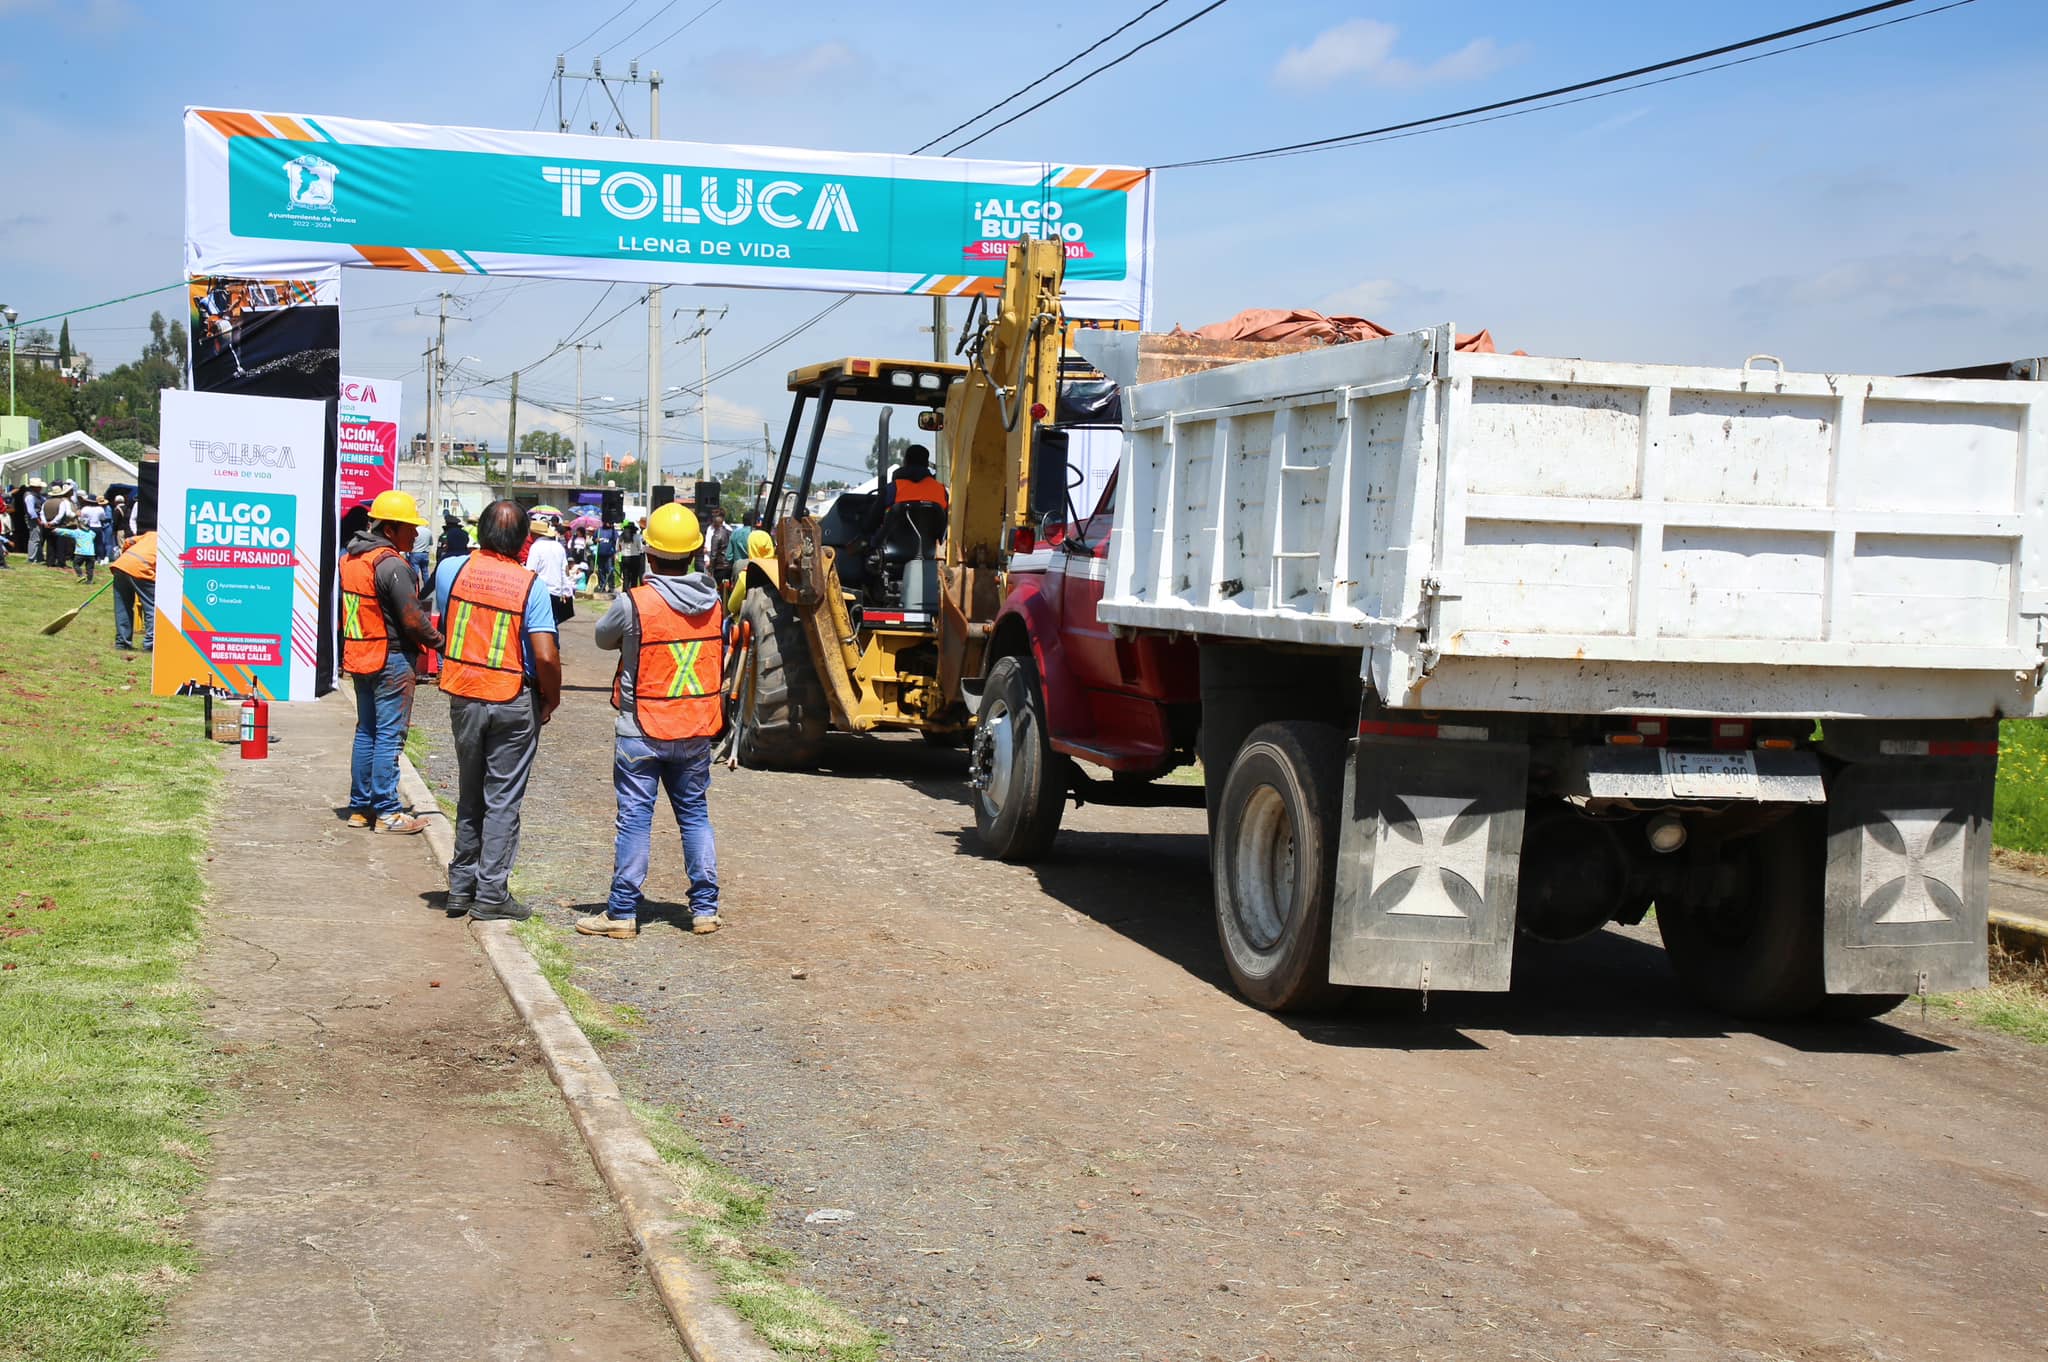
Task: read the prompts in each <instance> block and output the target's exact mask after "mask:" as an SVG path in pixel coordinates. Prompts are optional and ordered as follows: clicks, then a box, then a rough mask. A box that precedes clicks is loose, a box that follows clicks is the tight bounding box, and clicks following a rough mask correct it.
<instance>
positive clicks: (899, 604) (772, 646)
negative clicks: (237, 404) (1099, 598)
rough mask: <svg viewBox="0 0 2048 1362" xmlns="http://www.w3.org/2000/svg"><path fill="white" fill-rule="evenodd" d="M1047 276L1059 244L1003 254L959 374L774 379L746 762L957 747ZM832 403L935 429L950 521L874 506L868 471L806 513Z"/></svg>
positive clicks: (1012, 512) (1055, 304) (1045, 350)
mask: <svg viewBox="0 0 2048 1362" xmlns="http://www.w3.org/2000/svg"><path fill="white" fill-rule="evenodd" d="M1064 266H1065V254H1064V250H1063V248H1062V247H1061V246H1060V245H1059V243H1056V242H1034V243H1030V244H1027V245H1020V246H1018V247H1016V248H1013V249H1012V251H1011V254H1010V261H1009V265H1008V267H1007V269H1006V271H1005V275H1004V279H1003V288H1002V293H1001V295H1000V299H999V300H998V301H997V302H996V303H995V305H994V307H993V308H992V309H990V311H989V312H988V313H987V314H986V315H982V316H980V318H979V321H978V324H977V323H976V322H970V323H969V326H968V328H967V331H968V341H967V343H966V344H965V345H963V347H962V348H963V350H964V351H965V352H966V359H967V363H965V364H944V363H939V362H935V361H930V360H898V359H864V358H845V359H835V360H829V361H827V362H825V363H821V364H812V365H807V366H805V367H803V368H801V369H797V370H794V371H793V372H792V373H791V374H790V376H789V390H790V393H791V394H792V402H791V406H790V413H789V424H788V425H787V427H786V428H785V429H784V431H783V435H782V446H781V449H780V451H779V453H778V455H777V458H776V463H775V471H774V475H773V477H772V478H771V479H770V480H769V482H768V485H767V486H766V487H765V488H764V489H763V491H762V494H761V497H760V500H759V501H758V503H757V505H756V509H757V510H758V511H760V513H761V516H762V524H763V527H764V528H766V529H767V530H768V531H769V532H770V534H771V535H772V536H773V538H774V540H775V557H774V559H773V560H771V561H767V562H759V561H757V562H753V563H750V564H748V567H747V583H748V590H747V594H746V598H745V603H744V605H743V607H742V610H741V620H740V624H741V630H740V641H739V644H738V646H737V649H736V653H737V658H738V666H739V676H738V699H739V703H738V706H737V710H738V714H737V719H736V727H737V734H736V747H737V751H738V755H739V758H740V760H741V761H742V762H744V763H745V764H746V765H748V766H754V767H775V768H783V769H802V768H806V767H809V766H812V765H814V764H815V763H816V761H817V758H818V755H819V751H820V748H821V746H822V743H823V741H824V735H825V733H826V731H827V729H828V728H832V729H838V730H840V731H842V732H848V733H864V732H870V731H875V730H888V729H897V730H904V729H914V730H916V731H918V732H921V733H923V734H925V735H926V736H927V737H928V738H930V739H932V740H934V741H939V742H951V741H957V740H959V739H961V738H963V737H964V736H965V734H966V731H967V728H968V724H969V722H970V715H969V712H968V710H967V708H966V706H965V705H964V704H963V703H962V700H961V691H960V682H961V678H962V677H963V676H975V675H978V674H979V670H980V666H981V652H982V649H983V647H984V644H985V638H986V632H987V625H988V622H989V621H991V620H993V619H994V618H995V616H996V613H997V611H998V610H999V609H1000V608H1001V605H1002V599H1003V576H1004V568H1005V564H1006V560H1007V556H1008V551H1009V547H1010V544H1011V541H1012V536H1013V533H1014V531H1015V530H1016V529H1018V528H1020V527H1028V526H1029V524H1030V523H1031V515H1032V508H1031V506H1030V504H1029V497H1028V495H1025V493H1027V492H1028V489H1029V488H1030V487H1031V486H1032V479H1031V449H1032V439H1033V435H1034V432H1035V431H1036V430H1037V428H1038V426H1039V424H1040V423H1041V422H1043V421H1044V420H1045V419H1047V416H1048V414H1049V413H1048V406H1049V404H1050V403H1051V401H1052V398H1051V396H1050V394H1052V392H1053V391H1054V389H1055V386H1056V384H1057V382H1058V371H1059V356H1060V346H1061V334H1062V333H1061V316H1060V310H1059V289H1060V279H1061V275H1062V272H1063V270H1064ZM1041 387H1043V391H1044V393H1045V394H1046V395H1045V396H1043V397H1041ZM848 403H861V404H866V405H868V406H878V405H879V406H886V407H911V408H915V409H916V410H917V412H918V425H919V426H920V428H922V429H925V430H939V429H943V430H944V431H945V433H946V438H947V441H948V443H949V446H950V449H951V458H950V460H948V461H946V462H947V463H948V464H950V467H945V466H941V467H940V468H939V470H938V471H939V472H940V473H941V475H942V476H943V477H945V478H946V480H947V482H948V484H949V490H950V493H951V498H952V507H951V510H950V513H949V512H948V511H947V510H946V509H944V508H942V507H940V506H937V505H934V504H931V503H929V502H909V503H904V504H898V505H894V506H890V507H888V508H887V509H886V510H885V509H884V507H883V501H884V495H883V490H882V489H883V488H884V487H886V486H887V485H888V482H887V480H888V478H889V476H890V473H891V472H892V470H891V469H890V468H888V467H886V466H885V467H883V468H882V469H881V472H880V477H879V478H878V480H877V484H876V488H875V490H874V491H873V492H842V493H840V495H839V496H838V497H837V498H836V499H835V500H834V501H833V502H832V504H831V505H830V506H829V507H828V508H827V509H826V510H825V513H824V514H823V515H821V516H814V515H812V514H811V513H810V509H809V501H810V495H811V489H812V487H813V486H814V485H815V481H816V475H817V471H818V466H819V457H818V456H819V451H820V450H821V449H822V448H823V446H824V440H825V432H826V429H827V428H828V426H829V424H830V422H831V421H832V419H833V416H834V413H835V411H837V410H838V409H839V408H841V407H843V406H845V405H846V404H848ZM840 414H841V415H844V413H843V412H841V413H840ZM883 429H884V437H883V438H880V439H878V442H877V443H878V444H879V445H880V446H881V448H882V449H883V451H884V452H885V453H886V451H887V440H886V429H887V427H886V425H884V428H883ZM932 443H936V441H933V442H932ZM800 444H801V448H799V445H800Z"/></svg>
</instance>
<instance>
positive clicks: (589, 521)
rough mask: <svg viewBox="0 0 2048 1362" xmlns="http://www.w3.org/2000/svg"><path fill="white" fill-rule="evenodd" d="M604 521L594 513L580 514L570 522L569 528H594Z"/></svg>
mask: <svg viewBox="0 0 2048 1362" xmlns="http://www.w3.org/2000/svg"><path fill="white" fill-rule="evenodd" d="M603 523H604V522H603V521H601V520H599V519H598V518H597V517H596V516H594V515H579V516H577V517H576V518H575V519H574V520H572V521H570V522H569V528H570V529H572V530H594V529H596V528H597V527H598V526H599V525H601V524H603Z"/></svg>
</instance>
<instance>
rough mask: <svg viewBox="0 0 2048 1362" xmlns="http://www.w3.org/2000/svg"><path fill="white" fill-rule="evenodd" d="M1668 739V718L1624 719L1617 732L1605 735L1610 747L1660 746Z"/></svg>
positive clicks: (1669, 735) (1669, 723)
mask: <svg viewBox="0 0 2048 1362" xmlns="http://www.w3.org/2000/svg"><path fill="white" fill-rule="evenodd" d="M1670 739H1671V721H1670V720H1668V719H1624V720H1622V727H1621V730H1620V731H1619V732H1617V733H1609V734H1608V735H1607V742H1608V745H1609V746H1612V747H1662V746H1664V744H1665V743H1667V742H1669V741H1670Z"/></svg>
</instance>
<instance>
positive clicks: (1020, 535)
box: [1010, 525, 1038, 553]
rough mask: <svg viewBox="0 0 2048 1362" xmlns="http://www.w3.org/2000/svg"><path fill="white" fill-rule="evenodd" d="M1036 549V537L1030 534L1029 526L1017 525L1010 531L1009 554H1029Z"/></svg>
mask: <svg viewBox="0 0 2048 1362" xmlns="http://www.w3.org/2000/svg"><path fill="white" fill-rule="evenodd" d="M1037 547H1038V536H1037V535H1035V534H1033V533H1032V532H1031V527H1030V526H1029V525H1019V526H1018V527H1017V528H1016V529H1014V530H1011V531H1010V552H1012V553H1030V552H1031V551H1032V550H1033V549H1035V548H1037Z"/></svg>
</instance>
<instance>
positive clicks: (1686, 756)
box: [1662, 750, 1762, 799]
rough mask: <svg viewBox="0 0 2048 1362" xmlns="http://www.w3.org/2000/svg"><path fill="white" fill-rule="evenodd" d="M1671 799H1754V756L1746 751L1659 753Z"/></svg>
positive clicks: (1756, 790)
mask: <svg viewBox="0 0 2048 1362" xmlns="http://www.w3.org/2000/svg"><path fill="white" fill-rule="evenodd" d="M1662 756H1663V759H1664V774H1665V775H1666V776H1667V777H1668V778H1669V779H1670V781H1671V797H1672V798H1673V799H1756V798H1759V797H1760V796H1761V793H1762V791H1761V787H1760V786H1759V785H1758V784H1757V779H1756V757H1755V756H1753V755H1752V754H1750V753H1748V752H1672V751H1669V750H1666V751H1665V752H1663V753H1662Z"/></svg>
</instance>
